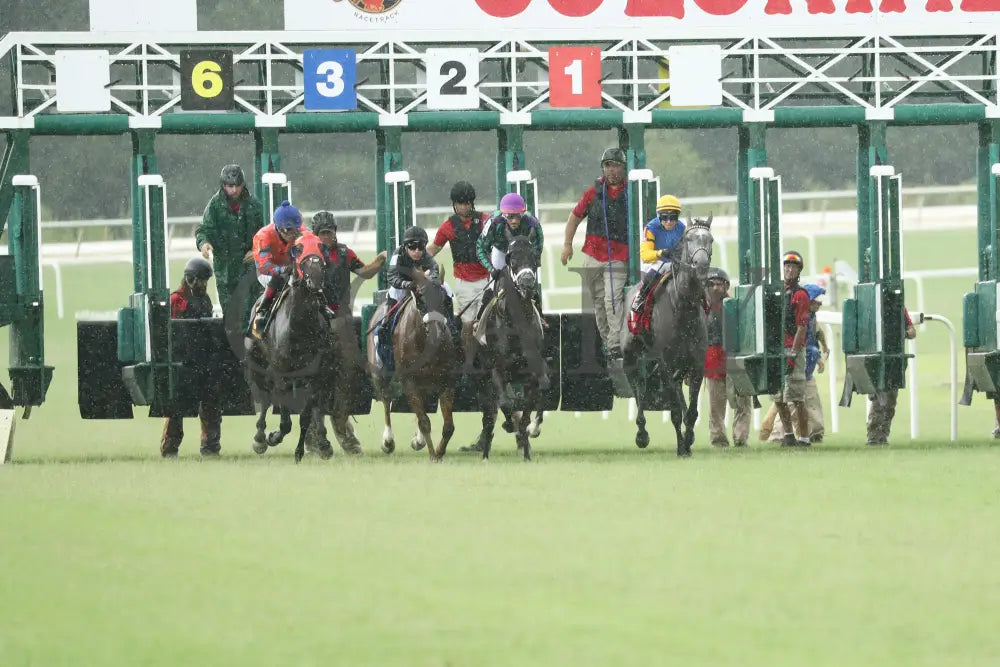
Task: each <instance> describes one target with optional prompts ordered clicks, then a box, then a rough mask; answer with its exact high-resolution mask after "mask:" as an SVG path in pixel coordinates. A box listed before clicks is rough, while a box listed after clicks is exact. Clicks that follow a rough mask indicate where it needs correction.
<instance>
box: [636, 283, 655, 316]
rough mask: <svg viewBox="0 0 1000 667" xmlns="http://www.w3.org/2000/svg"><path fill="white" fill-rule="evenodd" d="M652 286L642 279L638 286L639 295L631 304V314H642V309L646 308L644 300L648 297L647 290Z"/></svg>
mask: <svg viewBox="0 0 1000 667" xmlns="http://www.w3.org/2000/svg"><path fill="white" fill-rule="evenodd" d="M652 284H653V281H651V280H649V279H648V278H646V276H643V277H642V282H641V283H640V284H639V293H638V294H637V295H636V297H635V301H633V302H632V312H633V313H635V314H636V315H638V314H640V313H642V309H643V308H645V307H646V299H647V298H648V297H649V288H650V286H651V285H652Z"/></svg>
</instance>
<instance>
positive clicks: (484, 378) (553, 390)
mask: <svg viewBox="0 0 1000 667" xmlns="http://www.w3.org/2000/svg"><path fill="white" fill-rule="evenodd" d="M545 323H546V324H547V325H548V328H547V329H546V330H545V349H544V350H543V351H542V354H543V355H544V356H545V362H546V365H547V366H548V367H549V381H550V382H551V384H550V386H549V389H548V390H547V391H546V392H545V395H544V398H543V400H542V409H543V410H557V409H558V408H559V394H560V382H559V369H560V359H559V343H560V338H561V332H562V320H561V319H560V317H559V315H546V316H545ZM492 381H493V380H492V378H491V377H490V374H489V373H486V372H484V371H482V370H481V369H480V368H479V363H478V361H477V362H476V365H475V368H474V370H473V372H472V373H470V374H469V375H468V376H467V377H466V378H464V382H463V381H461V378H460V380H459V382H458V385H457V387H456V390H455V412H480V411H481V410H482V408H481V407H480V405H479V393H480V387H482V383H484V382H492Z"/></svg>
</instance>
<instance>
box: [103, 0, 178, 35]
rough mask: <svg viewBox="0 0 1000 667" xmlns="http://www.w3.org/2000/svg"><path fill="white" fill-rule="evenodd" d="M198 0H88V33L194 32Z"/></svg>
mask: <svg viewBox="0 0 1000 667" xmlns="http://www.w3.org/2000/svg"><path fill="white" fill-rule="evenodd" d="M197 29H198V0H170V2H164V1H163V0H90V30H91V32H97V31H108V32H134V31H140V30H155V31H158V32H165V31H177V32H189V31H190V32H193V31H195V30H197Z"/></svg>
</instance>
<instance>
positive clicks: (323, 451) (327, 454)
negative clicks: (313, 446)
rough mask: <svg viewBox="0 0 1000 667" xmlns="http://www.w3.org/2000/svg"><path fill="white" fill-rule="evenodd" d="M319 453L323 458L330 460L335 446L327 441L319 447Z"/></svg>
mask: <svg viewBox="0 0 1000 667" xmlns="http://www.w3.org/2000/svg"><path fill="white" fill-rule="evenodd" d="M317 453H318V454H319V457H320V458H321V459H323V460H324V461H328V460H330V459H332V458H333V447H332V446H331V445H330V443H329V442H325V443H323V444H321V445H320V446H319V447H318V448H317Z"/></svg>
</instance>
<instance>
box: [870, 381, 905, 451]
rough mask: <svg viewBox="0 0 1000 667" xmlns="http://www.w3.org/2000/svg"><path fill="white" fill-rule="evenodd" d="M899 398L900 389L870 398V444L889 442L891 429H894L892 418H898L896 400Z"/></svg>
mask: <svg viewBox="0 0 1000 667" xmlns="http://www.w3.org/2000/svg"><path fill="white" fill-rule="evenodd" d="M898 398H899V390H898V389H893V390H891V391H885V392H879V393H877V394H873V395H872V396H869V400H870V401H871V402H872V409H871V411H870V412H869V413H868V442H886V441H888V440H889V429H890V428H892V418H893V417H895V416H896V400H897V399H898Z"/></svg>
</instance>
